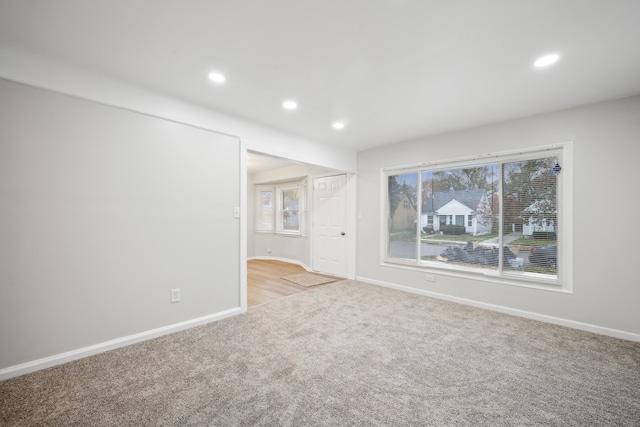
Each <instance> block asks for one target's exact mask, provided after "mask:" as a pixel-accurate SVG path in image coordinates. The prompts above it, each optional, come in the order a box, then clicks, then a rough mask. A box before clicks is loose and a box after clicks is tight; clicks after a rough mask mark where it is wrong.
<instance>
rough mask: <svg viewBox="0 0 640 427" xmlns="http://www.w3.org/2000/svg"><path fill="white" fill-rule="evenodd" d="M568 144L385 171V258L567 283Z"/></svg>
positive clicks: (518, 279)
mask: <svg viewBox="0 0 640 427" xmlns="http://www.w3.org/2000/svg"><path fill="white" fill-rule="evenodd" d="M569 147H570V146H569V144H563V145H557V146H553V147H548V148H541V149H537V150H531V151H527V152H519V153H505V154H501V155H486V156H479V157H475V158H469V159H457V160H455V161H445V162H438V163H429V164H422V165H419V166H410V167H399V168H389V169H385V170H384V171H383V173H384V175H385V181H386V183H387V188H386V201H387V204H386V214H385V218H384V223H385V228H386V236H387V239H386V240H387V241H386V250H385V255H384V260H383V261H384V262H385V263H391V264H396V265H406V266H412V267H416V266H417V267H424V268H435V269H440V270H441V271H442V272H444V273H449V274H482V275H484V276H487V275H488V276H493V277H494V278H502V279H505V281H510V282H516V283H518V282H521V281H525V282H527V283H532V282H533V283H534V284H535V283H537V284H542V285H545V286H546V285H552V286H558V285H566V280H565V279H566V278H567V275H568V273H569V271H568V267H569V262H568V255H567V254H568V249H569V248H567V247H566V241H565V240H564V239H563V236H565V235H567V233H565V230H564V227H565V225H566V224H567V223H568V222H567V218H566V214H567V212H569V210H568V208H567V206H566V200H563V195H566V194H567V192H566V191H565V189H564V188H563V185H564V180H563V178H564V176H565V175H566V174H567V173H568V172H567V170H565V169H564V168H563V164H564V159H565V157H567V158H568V155H567V151H568V150H569ZM407 206H409V207H410V208H409V209H407Z"/></svg>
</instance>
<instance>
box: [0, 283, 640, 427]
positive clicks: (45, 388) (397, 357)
mask: <svg viewBox="0 0 640 427" xmlns="http://www.w3.org/2000/svg"><path fill="white" fill-rule="evenodd" d="M0 408H1V409H0V411H1V418H0V420H1V423H2V425H11V426H31V425H47V426H68V425H78V426H84V425H87V426H88V425H91V426H162V425H169V426H178V425H180V426H451V425H456V426H465V425H468V426H514V425H518V426H533V425H536V426H541V425H542V426H544V425H549V426H587V425H598V426H603V425H604V426H638V425H639V422H640V343H635V342H630V341H624V340H619V339H615V338H611V337H606V336H601V335H596V334H592V333H587V332H583V331H578V330H573V329H568V328H564V327H560V326H555V325H550V324H545V323H541V322H536V321H532V320H527V319H523V318H517V317H512V316H509V315H505V314H500V313H496V312H491V311H485V310H481V309H478V308H473V307H469V306H463V305H458V304H454V303H449V302H446V301H440V300H435V299H431V298H427V297H423V296H418V295H413V294H409V293H403V292H400V291H395V290H391V289H386V288H382V287H378V286H373V285H368V284H364V283H359V282H352V281H341V282H337V283H334V284H330V285H327V286H322V287H318V288H314V289H312V290H310V291H308V292H301V293H299V294H296V295H293V296H290V297H287V298H283V299H281V300H278V301H275V302H273V303H269V304H264V305H261V306H258V307H255V308H253V309H251V310H249V312H248V313H246V314H243V315H239V316H235V317H233V318H229V319H225V320H222V321H219V322H215V323H212V324H209V325H204V326H201V327H197V328H193V329H190V330H187V331H183V332H179V333H176V334H172V335H168V336H164V337H161V338H158V339H154V340H150V341H146V342H144V343H140V344H136V345H132V346H129V347H125V348H121V349H117V350H113V351H110V352H106V353H102V354H99V355H95V356H91V357H88V358H85V359H82V360H78V361H75V362H71V363H68V364H65V365H61V366H57V367H53V368H50V369H47V370H44V371H40V372H36V373H33V374H29V375H24V376H22V377H18V378H14V379H10V380H7V381H4V382H2V383H0Z"/></svg>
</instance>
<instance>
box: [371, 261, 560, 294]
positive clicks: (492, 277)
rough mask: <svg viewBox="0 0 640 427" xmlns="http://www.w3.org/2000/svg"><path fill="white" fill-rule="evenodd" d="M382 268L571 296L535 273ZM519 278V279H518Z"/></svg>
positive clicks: (398, 264)
mask: <svg viewBox="0 0 640 427" xmlns="http://www.w3.org/2000/svg"><path fill="white" fill-rule="evenodd" d="M380 265H381V266H382V267H388V268H399V269H403V270H412V271H419V272H422V273H429V274H435V275H439V276H448V277H455V278H459V279H468V280H476V281H479V282H488V283H494V284H500V285H507V286H515V287H520V288H528V289H537V290H542V291H550V292H557V293H564V294H573V291H572V290H571V288H570V286H569V285H568V284H567V283H558V282H555V281H553V282H552V281H549V280H544V279H537V278H535V277H534V276H533V274H535V273H523V274H522V275H521V274H520V273H518V272H514V273H513V274H506V275H505V274H503V275H499V274H498V273H497V272H496V273H492V272H490V271H487V270H479V269H478V270H473V269H469V270H468V271H463V270H461V269H458V268H456V269H454V268H447V267H445V266H439V267H432V266H429V265H425V264H417V263H415V262H411V261H408V262H402V261H400V260H394V261H389V260H384V261H382V262H381V263H380ZM524 274H527V275H529V274H531V276H527V277H525V276H524ZM518 276H521V277H518Z"/></svg>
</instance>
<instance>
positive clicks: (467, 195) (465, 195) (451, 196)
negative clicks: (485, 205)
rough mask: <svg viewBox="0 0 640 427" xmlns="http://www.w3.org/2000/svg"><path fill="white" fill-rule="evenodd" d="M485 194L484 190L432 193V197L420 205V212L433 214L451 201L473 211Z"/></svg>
mask: <svg viewBox="0 0 640 427" xmlns="http://www.w3.org/2000/svg"><path fill="white" fill-rule="evenodd" d="M485 194H486V191H485V190H460V191H442V192H440V193H433V196H432V197H429V198H428V199H427V200H426V201H425V202H424V203H423V204H422V212H425V213H426V212H435V211H437V210H438V209H440V208H441V207H443V206H444V205H446V204H447V203H449V202H450V201H452V200H457V201H458V202H460V203H462V204H463V205H465V206H466V207H468V208H469V209H472V210H474V211H475V210H476V209H477V208H478V203H479V202H480V201H481V200H482V197H483V196H484V195H485Z"/></svg>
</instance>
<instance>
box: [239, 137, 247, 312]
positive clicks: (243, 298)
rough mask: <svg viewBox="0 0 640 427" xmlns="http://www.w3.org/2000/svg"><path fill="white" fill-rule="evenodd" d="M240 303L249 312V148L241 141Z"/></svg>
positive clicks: (242, 308)
mask: <svg viewBox="0 0 640 427" xmlns="http://www.w3.org/2000/svg"><path fill="white" fill-rule="evenodd" d="M239 145H240V146H239V151H240V194H239V196H238V197H239V198H240V218H239V221H240V253H239V254H238V256H239V257H240V301H239V304H238V305H239V306H240V309H241V310H242V312H245V311H247V245H248V243H247V228H248V226H249V225H248V224H247V220H248V218H249V216H248V214H247V212H248V210H249V202H248V200H247V197H248V195H247V193H248V190H247V181H248V175H247V146H246V145H245V143H244V141H242V139H240V144H239Z"/></svg>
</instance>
